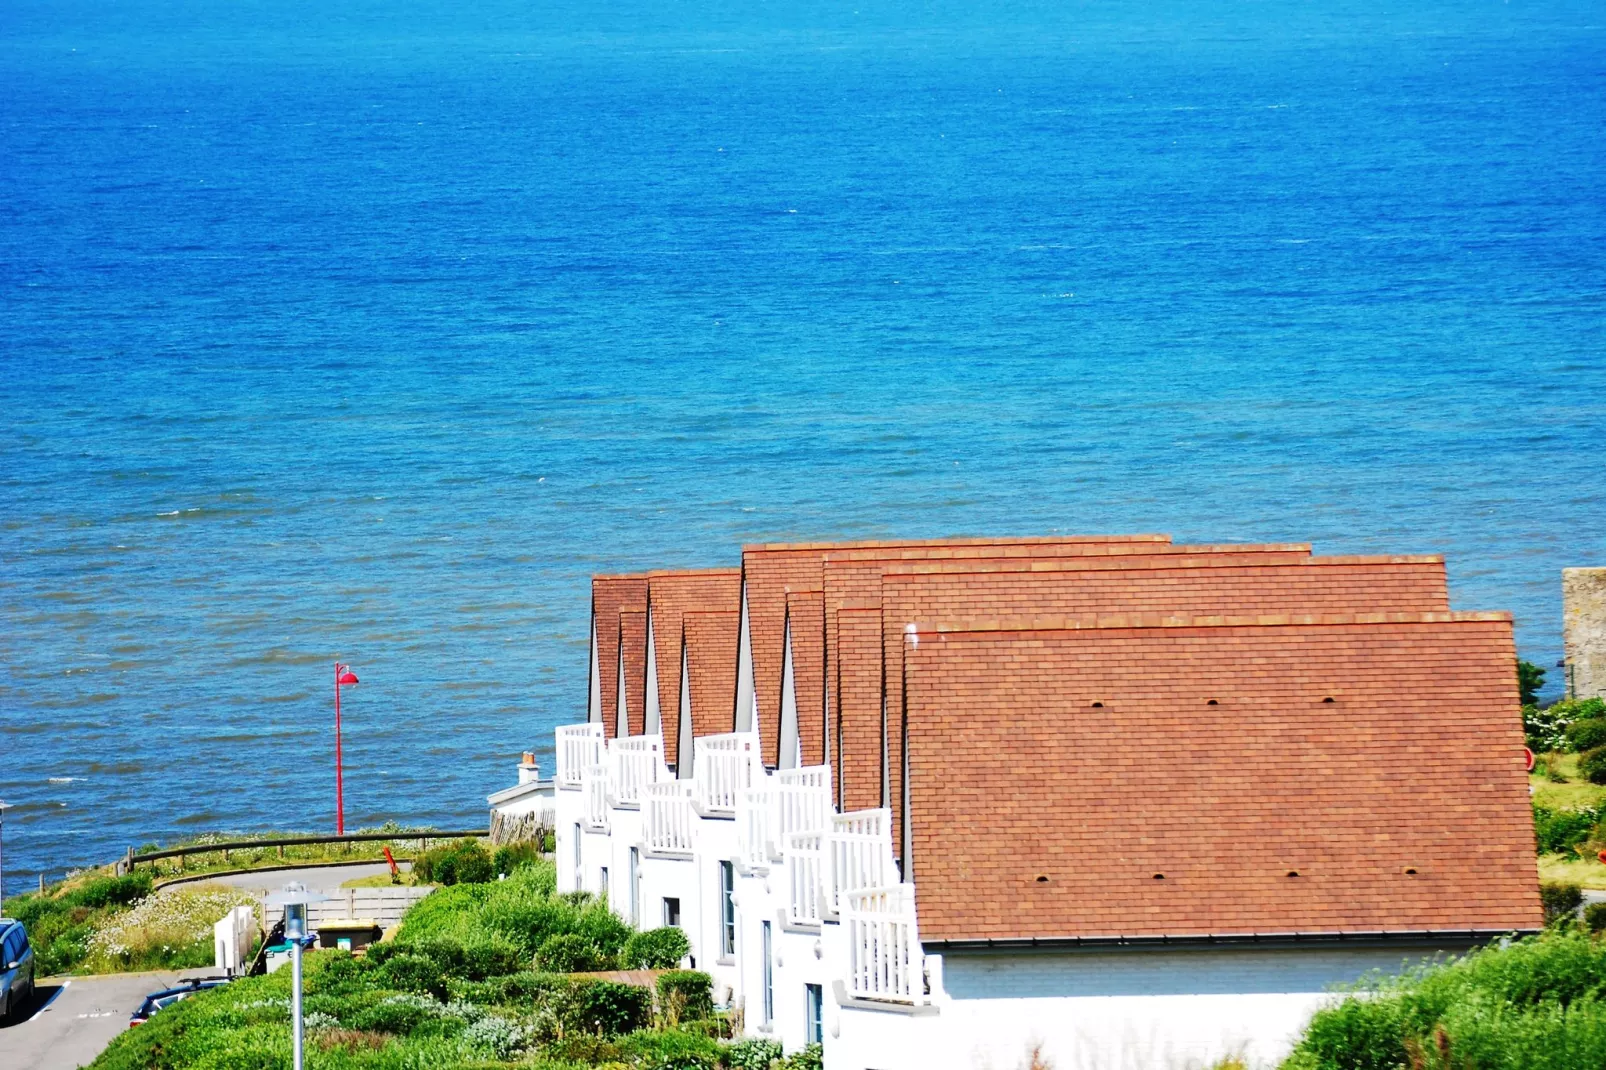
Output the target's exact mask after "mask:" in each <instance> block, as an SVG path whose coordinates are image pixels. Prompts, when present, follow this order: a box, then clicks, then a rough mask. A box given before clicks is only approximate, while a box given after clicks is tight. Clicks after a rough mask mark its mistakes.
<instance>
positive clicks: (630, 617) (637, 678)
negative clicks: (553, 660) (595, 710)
mask: <svg viewBox="0 0 1606 1070" xmlns="http://www.w3.org/2000/svg"><path fill="white" fill-rule="evenodd" d="M619 642H620V645H621V646H622V647H623V649H624V655H625V719H626V720H627V721H628V722H629V726H628V727H629V729H630V734H631V735H633V736H639V735H641V734H642V732H644V731H646V721H647V608H646V606H645V605H643V606H642V607H641V608H639V609H637V608H634V607H632V608H628V609H621V610H620V611H619ZM602 719H603V720H604V721H610V720H616V719H617V713H616V712H615V711H611V710H610V711H604V713H603V718H602ZM615 731H617V728H615Z"/></svg>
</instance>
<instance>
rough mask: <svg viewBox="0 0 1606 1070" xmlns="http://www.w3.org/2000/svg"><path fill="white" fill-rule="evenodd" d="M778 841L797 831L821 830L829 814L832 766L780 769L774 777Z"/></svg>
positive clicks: (823, 828)
mask: <svg viewBox="0 0 1606 1070" xmlns="http://www.w3.org/2000/svg"><path fill="white" fill-rule="evenodd" d="M774 781H775V788H776V794H777V808H778V810H779V817H780V823H781V827H780V835H781V842H782V843H785V842H786V837H788V836H793V835H796V834H797V833H799V832H824V831H825V830H826V821H827V819H828V818H829V817H830V815H831V767H830V766H829V765H811V766H807V767H805V768H803V769H782V770H779V771H778V772H777V773H776V774H775V776H774Z"/></svg>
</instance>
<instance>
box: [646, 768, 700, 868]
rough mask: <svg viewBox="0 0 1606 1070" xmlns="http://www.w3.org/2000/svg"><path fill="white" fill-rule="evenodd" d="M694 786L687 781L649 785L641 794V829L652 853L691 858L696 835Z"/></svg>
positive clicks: (667, 781) (666, 781)
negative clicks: (693, 803)
mask: <svg viewBox="0 0 1606 1070" xmlns="http://www.w3.org/2000/svg"><path fill="white" fill-rule="evenodd" d="M693 792H694V787H693V785H692V783H691V782H690V781H686V780H660V781H658V782H657V783H656V784H648V785H647V787H646V789H645V792H644V794H643V795H642V811H641V813H642V822H641V823H642V830H643V834H644V837H645V839H646V842H647V850H648V852H649V853H651V854H660V855H677V856H684V857H690V856H691V853H692V849H693V847H694V846H695V842H696V835H697V820H698V819H697V811H696V810H695V809H694V808H693V805H692V802H693Z"/></svg>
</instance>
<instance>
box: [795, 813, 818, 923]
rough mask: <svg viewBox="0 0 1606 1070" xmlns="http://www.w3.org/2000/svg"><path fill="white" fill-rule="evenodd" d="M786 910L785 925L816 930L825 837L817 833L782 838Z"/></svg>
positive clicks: (798, 833) (799, 833)
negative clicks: (784, 852)
mask: <svg viewBox="0 0 1606 1070" xmlns="http://www.w3.org/2000/svg"><path fill="white" fill-rule="evenodd" d="M786 874H787V887H788V893H789V894H788V896H787V907H786V920H787V923H788V924H789V925H800V926H811V927H812V926H818V925H819V924H820V914H821V910H820V900H821V898H822V893H823V891H824V889H823V887H822V885H821V883H820V882H821V879H822V878H823V877H824V876H825V836H824V834H823V833H819V832H797V833H793V834H792V835H791V836H788V837H787V838H786Z"/></svg>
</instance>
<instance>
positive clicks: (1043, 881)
mask: <svg viewBox="0 0 1606 1070" xmlns="http://www.w3.org/2000/svg"><path fill="white" fill-rule="evenodd" d="M1037 883H1038V884H1047V883H1048V878H1047V877H1038V878H1037Z"/></svg>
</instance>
